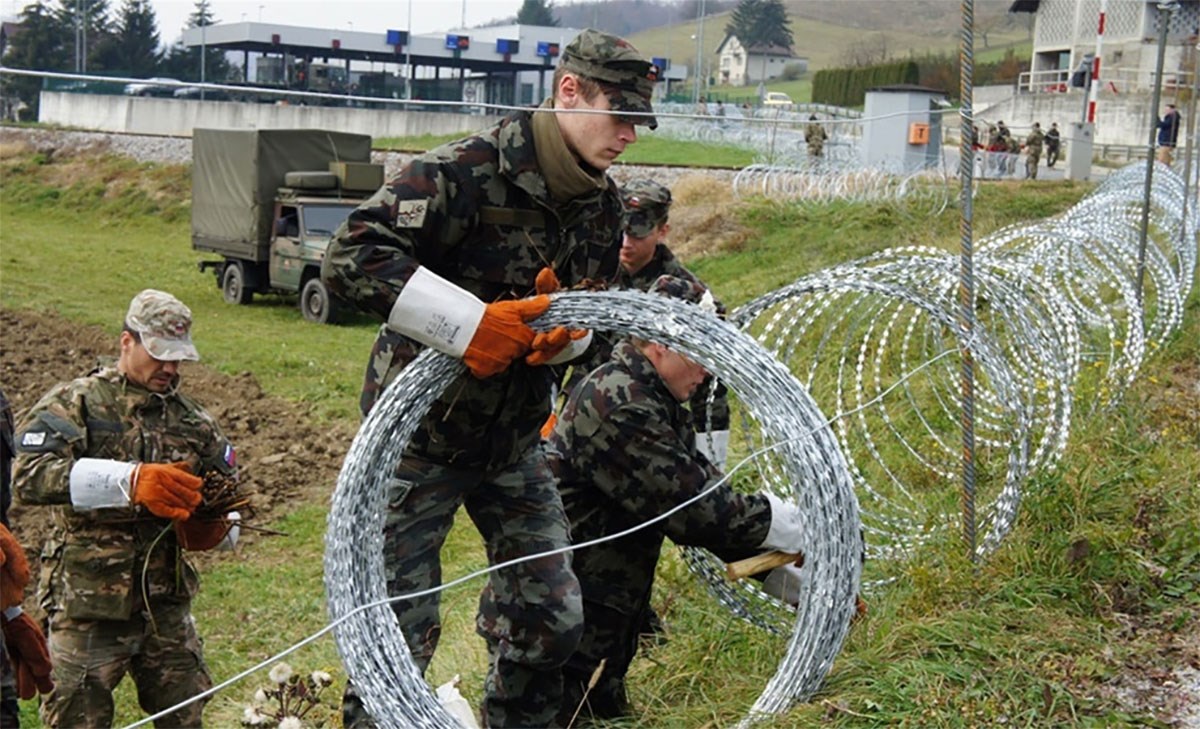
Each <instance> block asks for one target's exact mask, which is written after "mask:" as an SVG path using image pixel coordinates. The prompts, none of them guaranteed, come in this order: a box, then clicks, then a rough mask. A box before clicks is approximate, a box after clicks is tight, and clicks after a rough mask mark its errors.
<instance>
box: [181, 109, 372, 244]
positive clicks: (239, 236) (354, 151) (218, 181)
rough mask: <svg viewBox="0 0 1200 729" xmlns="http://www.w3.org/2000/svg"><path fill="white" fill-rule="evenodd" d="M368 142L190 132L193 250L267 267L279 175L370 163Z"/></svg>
mask: <svg viewBox="0 0 1200 729" xmlns="http://www.w3.org/2000/svg"><path fill="white" fill-rule="evenodd" d="M370 161H371V137H370V136H369V135H366V134H346V133H344V132H329V131H323V130H319V129H196V130H195V131H194V132H193V135H192V247H193V248H195V249H197V250H202V251H212V252H214V253H220V254H222V255H226V256H232V257H235V258H244V259H248V260H254V261H265V260H267V258H268V256H269V251H268V247H269V245H270V240H271V219H272V217H273V216H274V201H275V195H276V193H277V191H278V188H280V187H282V186H283V185H284V176H285V175H286V174H287V173H288V172H291V171H296V170H320V171H327V170H328V169H329V163H330V162H370Z"/></svg>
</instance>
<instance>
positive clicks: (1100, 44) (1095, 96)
mask: <svg viewBox="0 0 1200 729" xmlns="http://www.w3.org/2000/svg"><path fill="white" fill-rule="evenodd" d="M1107 17H1108V0H1100V20H1099V21H1098V22H1097V28H1096V55H1095V57H1094V58H1092V77H1091V79H1089V81H1088V87H1089V88H1088V104H1087V115H1086V117H1085V119H1086V120H1087V121H1088V122H1091V123H1092V124H1093V125H1094V124H1095V123H1096V102H1097V101H1098V100H1099V98H1100V54H1101V51H1102V50H1103V48H1104V21H1105V18H1107ZM1092 134H1093V136H1092V139H1095V131H1093V132H1092Z"/></svg>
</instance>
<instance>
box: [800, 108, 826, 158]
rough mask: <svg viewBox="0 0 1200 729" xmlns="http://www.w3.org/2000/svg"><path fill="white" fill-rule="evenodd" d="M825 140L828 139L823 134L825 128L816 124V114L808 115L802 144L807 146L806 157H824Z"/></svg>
mask: <svg viewBox="0 0 1200 729" xmlns="http://www.w3.org/2000/svg"><path fill="white" fill-rule="evenodd" d="M826 139H829V135H828V134H826V133H825V127H823V126H821V125H820V124H818V123H817V115H816V114H810V115H809V117H808V125H807V126H805V127H804V142H805V143H806V144H807V145H808V156H809V157H821V156H824V154H825V140H826Z"/></svg>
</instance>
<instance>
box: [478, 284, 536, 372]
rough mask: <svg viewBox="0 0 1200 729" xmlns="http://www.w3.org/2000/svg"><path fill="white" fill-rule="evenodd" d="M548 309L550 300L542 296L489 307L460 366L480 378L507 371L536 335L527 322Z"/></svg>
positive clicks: (498, 302)
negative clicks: (463, 365) (464, 366)
mask: <svg viewBox="0 0 1200 729" xmlns="http://www.w3.org/2000/svg"><path fill="white" fill-rule="evenodd" d="M549 308H550V297H549V296H546V295H544V294H543V295H541V296H535V297H533V298H531V299H518V300H517V301H497V302H496V303H494V304H488V305H487V308H485V309H484V310H483V318H482V319H480V320H479V328H478V329H476V330H475V336H474V337H472V338H471V343H470V344H468V345H467V351H466V352H465V353H463V364H465V365H466V366H467V368H468V369H470V370H471V374H473V375H475V376H476V377H478V378H480V379H483V378H485V377H491V376H492V375H496V374H499V373H501V372H503V371H504V370H506V369H508V366H509V365H510V364H512V361H513V360H514V359H516V358H517V357H520V356H522V355H524V354H525V353H526V352H528V351H529V348H530V346H531V345H532V344H533V338H534V334H535V332H534V331H533V330H532V329H530V328H529V325H528V324H526V322H529V321H533V320H534V319H536V318H538V317H539V316H541V315H542V314H544V313H546V309H549Z"/></svg>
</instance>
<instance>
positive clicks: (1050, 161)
mask: <svg viewBox="0 0 1200 729" xmlns="http://www.w3.org/2000/svg"><path fill="white" fill-rule="evenodd" d="M1061 148H1062V135H1060V134H1059V131H1058V122H1052V123H1051V124H1050V129H1049V131H1047V132H1046V166H1047V167H1049V168H1050V169H1054V163H1055V162H1057V161H1058V152H1059V150H1060V149H1061Z"/></svg>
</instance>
